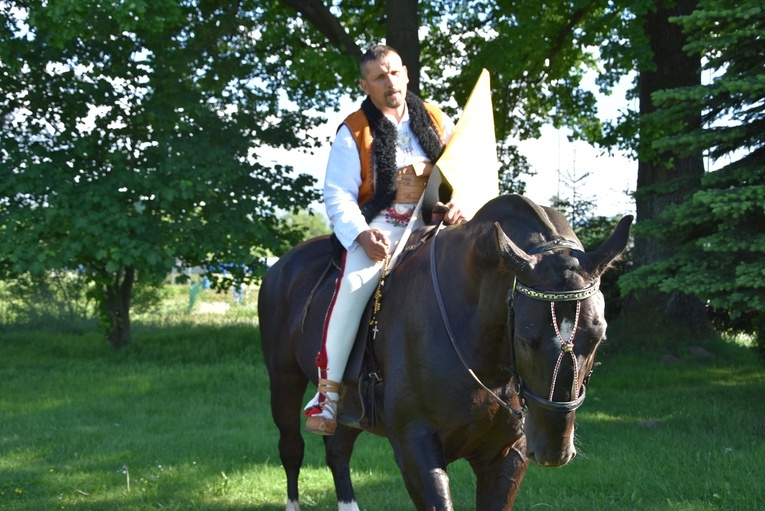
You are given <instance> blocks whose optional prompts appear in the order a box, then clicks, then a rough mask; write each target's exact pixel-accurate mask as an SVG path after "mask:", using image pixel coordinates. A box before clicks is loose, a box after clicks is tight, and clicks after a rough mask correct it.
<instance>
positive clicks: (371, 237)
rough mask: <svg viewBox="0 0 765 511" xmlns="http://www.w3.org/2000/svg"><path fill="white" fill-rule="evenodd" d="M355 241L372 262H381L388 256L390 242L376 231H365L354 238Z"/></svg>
mask: <svg viewBox="0 0 765 511" xmlns="http://www.w3.org/2000/svg"><path fill="white" fill-rule="evenodd" d="M356 241H357V242H358V244H359V245H361V248H363V249H364V252H366V254H367V257H369V258H370V259H371V260H372V261H382V260H383V259H385V256H387V255H388V247H390V241H388V238H387V237H386V236H385V234H383V233H382V232H380V231H378V230H377V229H367V230H366V231H364V232H362V233H361V234H359V235H358V236H356Z"/></svg>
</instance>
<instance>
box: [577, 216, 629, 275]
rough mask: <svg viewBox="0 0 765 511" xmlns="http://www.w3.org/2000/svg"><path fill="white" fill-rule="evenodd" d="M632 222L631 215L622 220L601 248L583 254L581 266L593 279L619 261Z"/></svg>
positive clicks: (625, 246) (627, 239) (625, 245)
mask: <svg viewBox="0 0 765 511" xmlns="http://www.w3.org/2000/svg"><path fill="white" fill-rule="evenodd" d="M632 220H634V217H633V216H632V215H627V216H625V217H624V218H622V219H621V220H620V221H619V224H618V225H617V226H616V229H614V232H613V233H612V234H611V236H609V237H608V239H607V240H606V241H604V242H603V244H602V245H601V246H599V247H598V248H597V249H595V250H594V251H593V252H590V253H588V254H585V258H584V260H583V261H582V263H581V264H582V266H583V267H584V268H585V269H586V270H587V271H588V272H589V273H590V274H592V275H593V276H594V277H599V276H600V275H602V274H603V272H605V271H606V270H607V269H608V268H609V267H610V266H611V264H612V263H614V262H616V261H618V260H619V256H621V254H622V252H624V249H625V248H627V242H628V241H629V239H630V227H631V226H632Z"/></svg>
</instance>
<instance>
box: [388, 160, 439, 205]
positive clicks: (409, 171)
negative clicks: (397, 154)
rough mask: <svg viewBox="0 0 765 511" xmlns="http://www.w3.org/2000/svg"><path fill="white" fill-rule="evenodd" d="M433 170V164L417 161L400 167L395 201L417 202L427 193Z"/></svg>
mask: <svg viewBox="0 0 765 511" xmlns="http://www.w3.org/2000/svg"><path fill="white" fill-rule="evenodd" d="M432 171H433V164H432V163H428V162H417V163H413V164H412V165H407V166H406V167H402V168H400V169H398V175H397V177H396V184H397V190H396V199H395V200H394V202H397V203H402V204H416V203H418V202H419V201H420V197H422V194H423V193H425V187H426V186H427V184H428V177H429V176H430V173H431V172H432Z"/></svg>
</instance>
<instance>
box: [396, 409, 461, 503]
mask: <svg viewBox="0 0 765 511" xmlns="http://www.w3.org/2000/svg"><path fill="white" fill-rule="evenodd" d="M408 430H409V432H408V433H407V434H406V436H405V437H404V438H401V439H398V438H391V439H390V442H391V445H392V446H393V452H394V456H395V458H396V463H397V464H398V467H399V469H400V470H401V475H402V476H403V478H404V483H405V484H406V489H407V491H408V492H409V496H410V497H411V499H412V502H413V503H414V505H415V507H416V508H417V509H419V510H427V511H436V510H437V511H453V510H454V506H453V504H452V495H451V490H450V489H449V476H448V475H447V473H446V460H445V458H444V449H443V446H442V445H441V441H440V440H439V438H438V435H437V434H436V433H435V431H432V430H431V429H430V428H429V427H428V426H425V427H422V425H420V426H414V425H412V424H410V425H409V426H408Z"/></svg>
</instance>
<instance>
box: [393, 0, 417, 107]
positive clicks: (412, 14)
mask: <svg viewBox="0 0 765 511" xmlns="http://www.w3.org/2000/svg"><path fill="white" fill-rule="evenodd" d="M385 10H386V17H387V19H386V21H385V39H386V43H387V44H388V46H392V47H393V48H395V49H396V51H397V52H398V53H399V55H401V60H402V61H403V62H404V65H405V66H406V68H407V71H408V72H409V90H410V91H412V92H414V93H415V94H417V95H418V96H419V95H420V35H419V30H420V17H419V15H418V13H417V0H387V2H386V5H385Z"/></svg>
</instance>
